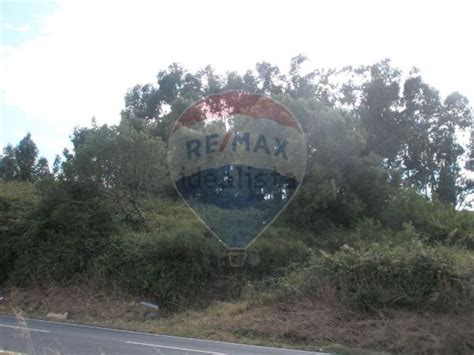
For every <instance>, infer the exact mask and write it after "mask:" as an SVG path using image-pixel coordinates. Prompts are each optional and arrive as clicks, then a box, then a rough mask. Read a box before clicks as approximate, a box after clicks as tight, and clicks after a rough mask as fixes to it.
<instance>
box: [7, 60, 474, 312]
mask: <svg viewBox="0 0 474 355" xmlns="http://www.w3.org/2000/svg"><path fill="white" fill-rule="evenodd" d="M305 61H306V58H305V57H303V56H297V57H295V58H293V59H292V61H291V64H290V70H289V72H288V73H282V72H281V71H280V69H279V68H278V67H276V66H273V65H271V64H269V63H265V62H263V63H259V64H257V65H256V68H255V70H248V71H247V72H245V73H244V74H243V75H240V74H238V73H235V72H229V73H227V74H226V75H218V74H216V73H215V72H214V71H213V70H212V68H211V67H206V68H204V69H202V70H199V71H197V72H194V73H193V72H189V71H187V70H186V69H184V68H183V67H181V66H179V65H177V64H173V65H171V66H170V67H169V68H168V69H166V70H163V71H160V72H159V73H158V75H157V82H156V83H155V84H146V85H137V86H135V87H133V88H132V89H130V90H129V91H128V92H127V94H126V96H125V107H124V109H123V110H122V113H121V121H120V123H119V124H118V125H113V126H107V125H103V126H98V125H96V124H95V122H93V124H92V126H91V127H83V128H78V129H76V130H75V131H74V132H73V134H72V136H71V140H72V145H73V150H72V151H68V150H65V151H64V152H63V154H62V156H61V157H58V158H57V159H56V160H55V163H54V167H53V170H52V171H49V169H48V168H47V162H46V161H45V160H42V159H39V160H38V159H37V149H36V147H35V145H34V143H33V142H32V140H31V137H30V136H29V135H27V137H25V139H23V140H22V141H21V142H20V143H19V144H18V146H17V147H16V148H13V147H11V146H7V147H6V148H5V150H4V154H3V156H2V158H1V161H0V179H1V180H2V183H0V212H1V215H0V226H1V227H0V228H1V230H0V231H1V244H0V269H1V270H2V273H1V275H0V282H1V283H6V284H28V283H30V282H31V281H32V280H36V281H40V280H46V279H48V280H51V279H52V280H54V281H56V282H72V281H71V280H72V279H74V278H78V277H84V275H85V276H86V277H89V278H94V279H98V280H102V282H103V283H104V284H109V283H112V284H115V285H116V284H118V285H120V286H121V287H124V288H125V289H127V290H129V291H130V292H134V293H139V294H143V295H147V296H148V297H152V298H155V299H157V300H159V301H160V302H164V303H165V304H168V305H172V306H180V305H185V304H188V303H190V302H191V303H192V302H193V300H196V298H199V299H200V300H207V299H210V298H213V297H228V296H229V297H230V295H235V294H236V293H237V294H238V292H236V288H237V289H239V290H240V287H241V286H242V285H244V284H246V281H249V280H252V281H256V282H257V281H258V282H263V281H262V280H268V279H269V278H272V279H274V278H281V277H291V275H294V273H296V274H298V275H300V276H301V275H305V276H304V277H303V278H301V277H299V276H298V277H295V279H294V280H293V281H291V282H290V283H294V284H296V286H295V287H294V288H292V289H293V290H294V289H295V288H296V289H299V290H301V293H306V292H313V290H314V287H317V285H318V282H319V281H318V282H316V281H315V280H326V281H327V282H329V283H332V284H333V285H335V287H338V288H339V289H340V290H341V292H344V294H346V295H347V299H348V300H349V301H350V302H354V303H355V304H358V305H362V306H364V307H366V306H368V305H369V304H374V305H380V306H387V305H397V306H408V307H409V306H417V305H420V304H423V303H425V304H432V303H436V302H441V301H440V300H443V301H442V304H444V305H447V304H449V302H447V303H446V300H447V299H448V298H447V297H448V296H446V297H445V298H443V297H444V296H443V297H438V298H436V297H437V296H436V297H435V295H436V294H438V295H440V294H443V295H445V294H446V295H447V293H446V292H448V291H449V292H448V293H449V294H456V297H457V299H462V300H463V302H460V303H463V304H466V300H470V298H469V297H471V296H472V295H471V294H469V292H467V291H466V290H467V289H469V287H470V286H469V285H471V284H472V282H473V281H472V277H471V278H470V276H469V275H471V276H472V271H473V270H474V269H473V268H472V265H471V266H465V265H467V264H466V263H467V261H469V260H472V248H474V217H473V214H472V212H469V211H458V210H457V209H459V207H462V206H465V204H466V197H468V196H469V195H470V194H472V193H473V187H474V185H473V182H472V180H470V179H468V178H467V175H466V168H468V167H469V166H466V162H467V161H468V150H469V149H470V147H469V146H467V145H463V144H462V141H461V140H460V137H461V136H462V135H463V134H464V135H466V134H468V132H469V128H470V127H471V124H472V110H471V108H470V106H469V103H468V100H467V99H466V98H465V97H464V96H462V95H461V94H459V93H453V94H450V95H448V96H447V97H446V98H441V97H440V94H439V92H438V91H437V90H436V89H435V88H433V87H431V86H429V85H428V84H427V83H425V82H424V80H423V79H422V77H421V76H420V74H419V72H418V71H417V70H413V71H411V72H410V73H409V74H408V76H406V77H404V76H403V75H402V73H401V71H400V70H399V69H397V68H395V67H393V66H392V65H391V63H390V61H388V60H385V61H383V62H380V63H376V64H374V65H370V66H361V67H357V68H352V67H346V68H342V69H330V70H314V71H309V72H303V70H302V66H303V64H304V63H305ZM233 89H238V90H246V91H250V92H254V93H261V94H265V95H270V96H272V97H274V98H275V99H276V100H278V101H279V102H281V103H282V104H284V105H285V106H286V107H287V108H288V109H289V110H290V111H292V112H293V114H294V116H295V117H296V118H297V119H298V120H299V121H300V123H301V125H302V127H303V130H304V132H305V134H306V141H307V145H308V149H307V151H308V157H307V159H308V165H307V166H308V167H307V174H306V177H305V181H304V185H303V187H302V189H301V191H300V192H299V194H298V196H297V197H296V198H295V199H294V200H293V201H292V203H291V204H290V206H289V207H288V208H287V210H286V211H285V212H284V213H283V214H282V215H281V217H280V218H279V219H278V220H277V222H276V223H275V225H274V226H273V227H272V228H270V229H269V230H268V231H267V232H266V233H265V235H263V236H262V237H261V238H260V240H259V241H258V242H257V243H256V244H255V246H253V247H252V248H251V249H250V250H249V253H250V255H249V262H248V263H247V265H246V266H245V268H243V269H242V270H240V272H236V270H234V269H232V268H229V266H228V263H227V259H226V255H225V251H224V250H223V248H222V247H221V246H220V245H219V244H218V243H217V242H216V241H215V240H214V239H213V238H212V236H210V234H209V233H208V232H206V230H205V229H204V227H202V226H201V225H200V224H199V222H198V221H196V219H195V218H194V216H193V215H192V214H191V213H189V211H187V209H186V208H185V207H184V204H183V203H182V202H180V201H179V199H178V197H177V195H176V193H175V191H174V189H173V188H172V185H171V183H170V180H169V177H168V172H167V166H166V161H165V156H166V144H167V138H168V134H169V130H170V128H171V126H172V124H173V123H174V122H175V120H176V119H177V118H178V117H179V115H180V114H181V113H182V112H183V111H184V110H185V109H186V108H187V107H188V106H189V105H191V104H192V103H194V102H195V101H196V100H198V99H200V98H202V97H205V96H206V95H209V94H213V93H220V92H222V91H226V90H233ZM40 161H42V162H41V163H40ZM40 167H41V168H40ZM456 208H457V209H456ZM321 251H324V252H321ZM397 260H398V261H397ZM397 262H398V264H396V265H398V266H397V267H395V268H392V269H393V270H396V272H395V271H394V272H391V271H390V270H391V267H392V266H393V265H395V264H394V263H397ZM460 262H462V263H463V265H464V266H463V267H459V265H460V264H459V263H460ZM315 265H316V266H317V267H314V266H315ZM351 265H358V266H357V267H351ZM377 265H378V266H381V267H380V268H378V267H377ZM469 265H470V264H469ZM361 268H362V269H361ZM367 270H371V272H370V273H367V272H366V271H367ZM307 273H312V275H313V277H309V276H308V275H307ZM419 273H421V274H420V275H423V276H422V277H421V278H420V277H418V276H416V275H418V274H419ZM285 275H286V276H285ZM440 275H441V276H440ZM466 275H467V276H466ZM422 279H423V280H424V281H423V280H422ZM281 280H283V279H281ZM285 280H286V281H284V282H283V283H285V282H286V284H288V282H287V281H288V279H285ZM295 280H296V281H295ZM301 280H303V281H304V282H303V284H301V282H300V281H301ZM453 280H458V281H453ZM313 281H314V282H313ZM402 281H403V282H402ZM451 281H452V282H451ZM265 282H266V281H265ZM310 282H312V283H311V284H307V283H310ZM359 282H360V283H359ZM400 282H402V284H400ZM372 283H379V284H378V286H380V287H379V288H377V287H375V288H374V287H372V286H373V285H372ZM399 284H400V285H399ZM315 285H316V286H315ZM394 285H399V286H394ZM449 285H451V286H452V287H451V286H449ZM369 286H370V287H369ZM448 286H449V287H448ZM468 286H469V287H468ZM445 291H446V292H445ZM466 292H467V293H466ZM197 295H200V297H196V296H197ZM435 298H436V299H435ZM449 299H450V300H452V299H453V298H449ZM430 300H434V301H433V302H431V301H430ZM435 301H436V302H435ZM443 302H444V303H443Z"/></svg>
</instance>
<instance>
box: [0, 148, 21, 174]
mask: <svg viewBox="0 0 474 355" xmlns="http://www.w3.org/2000/svg"><path fill="white" fill-rule="evenodd" d="M18 173H19V168H18V164H17V161H16V156H15V150H14V148H13V147H12V146H11V145H10V144H8V145H7V146H6V147H5V148H3V156H1V157H0V179H1V180H4V181H12V180H15V179H16V178H17V177H18Z"/></svg>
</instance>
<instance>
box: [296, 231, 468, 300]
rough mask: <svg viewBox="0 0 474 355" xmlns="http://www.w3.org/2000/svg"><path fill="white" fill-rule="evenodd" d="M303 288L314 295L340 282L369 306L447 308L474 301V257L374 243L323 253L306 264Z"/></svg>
mask: <svg viewBox="0 0 474 355" xmlns="http://www.w3.org/2000/svg"><path fill="white" fill-rule="evenodd" d="M303 275H304V276H302V278H301V279H300V281H301V284H300V289H301V290H302V291H303V292H304V293H306V294H311V293H312V292H313V291H315V289H316V288H318V287H320V286H321V285H323V284H331V285H333V286H335V287H336V288H337V289H338V290H339V291H340V292H341V295H342V296H343V298H345V299H346V300H347V301H348V302H349V303H351V304H353V305H356V306H358V307H361V308H364V309H373V308H380V307H405V308H411V309H415V308H416V309H420V308H437V309H443V308H448V307H451V306H454V305H456V304H458V305H469V304H471V302H472V301H473V300H474V298H473V292H474V260H473V257H472V255H470V254H468V252H465V251H462V250H455V249H452V250H449V249H447V248H441V247H429V246H425V245H423V244H422V243H421V242H420V241H416V240H413V241H409V242H406V243H404V244H401V245H394V244H392V243H385V244H384V245H382V244H379V243H373V244H371V245H370V246H368V247H362V248H359V249H356V248H353V247H349V246H345V247H343V248H341V250H339V251H338V252H336V253H334V254H326V253H322V256H321V257H318V258H316V259H315V260H314V262H313V265H312V266H311V267H310V268H308V269H306V271H305V272H304V273H303Z"/></svg>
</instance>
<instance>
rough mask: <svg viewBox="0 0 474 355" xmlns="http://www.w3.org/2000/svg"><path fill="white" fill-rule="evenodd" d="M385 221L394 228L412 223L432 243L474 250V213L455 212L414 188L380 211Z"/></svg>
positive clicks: (402, 193)
mask: <svg viewBox="0 0 474 355" xmlns="http://www.w3.org/2000/svg"><path fill="white" fill-rule="evenodd" d="M380 220H381V221H382V223H383V224H384V225H385V226H387V227H389V228H393V229H395V230H397V229H401V228H402V227H403V225H404V224H405V223H411V224H413V226H414V227H415V228H416V230H417V231H418V232H419V233H420V234H421V235H422V236H423V237H424V238H425V239H426V241H428V242H430V243H431V244H436V243H442V244H447V245H456V246H463V247H467V248H469V249H474V212H473V211H455V210H454V209H451V208H448V207H446V206H444V205H443V204H442V203H440V202H439V201H433V202H432V201H428V200H426V199H425V198H423V197H422V196H420V195H418V194H417V193H416V192H415V191H413V190H401V191H400V192H399V193H398V194H397V195H396V196H395V197H394V198H393V199H392V200H391V201H390V203H389V204H388V206H387V208H386V209H384V210H383V211H382V212H381V217H380Z"/></svg>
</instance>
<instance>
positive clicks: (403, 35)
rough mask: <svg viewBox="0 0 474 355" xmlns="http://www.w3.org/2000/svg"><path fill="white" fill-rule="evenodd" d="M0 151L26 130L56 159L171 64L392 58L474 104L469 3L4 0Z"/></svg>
mask: <svg viewBox="0 0 474 355" xmlns="http://www.w3.org/2000/svg"><path fill="white" fill-rule="evenodd" d="M0 3H1V7H0V105H1V107H0V148H2V147H3V146H5V145H6V144H7V143H13V144H16V143H18V141H19V140H20V139H21V138H22V137H23V136H24V135H25V134H26V133H27V132H28V131H30V132H31V133H32V135H33V139H34V141H35V142H36V143H37V145H38V147H39V149H40V152H41V154H42V155H45V156H46V157H47V158H48V159H50V160H52V159H53V158H54V155H55V154H58V153H60V152H61V151H62V149H63V147H65V146H67V145H68V141H69V138H68V137H69V135H70V134H71V132H72V130H73V128H74V126H83V125H90V121H91V118H92V117H93V116H95V117H96V119H97V122H98V123H99V124H101V123H118V121H119V112H120V110H121V108H122V106H123V97H124V94H125V92H126V90H127V88H129V87H131V86H133V85H135V84H138V83H148V82H154V80H155V76H156V73H157V72H158V71H159V70H160V69H163V68H165V67H167V66H168V65H169V64H170V63H172V62H179V63H181V64H183V65H184V66H185V67H187V68H189V69H192V70H194V69H198V68H200V67H203V66H205V65H207V64H211V65H213V66H214V67H215V68H216V70H217V71H218V72H220V73H224V72H225V71H227V70H237V71H243V70H245V69H247V68H250V67H253V66H254V65H255V63H256V62H258V61H262V60H265V61H269V62H272V63H274V64H277V65H279V66H281V67H282V68H283V69H286V68H287V67H288V63H289V60H290V58H291V57H293V56H295V55H297V54H299V53H302V54H304V55H306V56H308V57H309V58H310V60H311V62H310V65H311V67H314V68H321V67H340V66H343V65H359V64H372V63H374V62H376V61H380V60H382V59H384V58H387V57H388V58H391V59H392V61H393V63H394V65H396V66H399V67H400V68H402V69H403V70H405V71H409V70H410V68H411V67H413V66H416V67H418V68H420V69H421V73H422V75H423V76H424V78H425V80H426V81H428V82H429V83H430V84H431V85H433V86H435V87H437V88H438V89H439V90H441V93H442V94H443V95H447V94H448V93H450V92H452V91H460V92H461V93H462V94H464V95H466V96H467V97H468V98H469V99H470V100H471V101H474V45H473V34H474V20H473V17H474V6H473V5H472V1H471V2H470V1H453V0H449V1H438V2H436V1H418V2H415V1H400V0H399V1H360V0H358V1H324V2H323V1H296V0H291V1H281V2H280V1H275V0H273V1H257V0H252V1H242V0H240V1H233V2H230V1H175V0H173V1H168V2H164V1H149V2H145V1H137V0H134V1H122V2H119V1H115V2H106V1H63V0H59V1H54V2H46V1H5V0H0Z"/></svg>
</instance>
